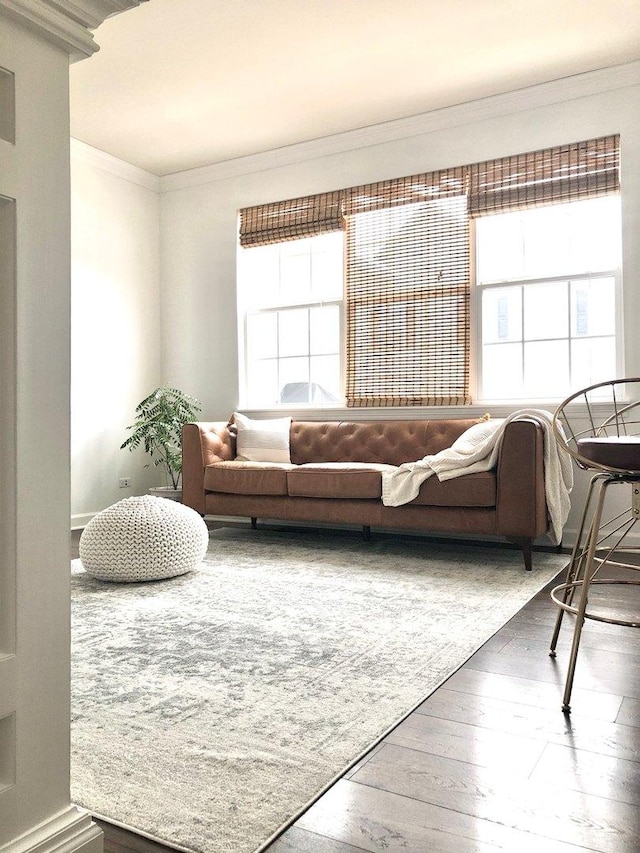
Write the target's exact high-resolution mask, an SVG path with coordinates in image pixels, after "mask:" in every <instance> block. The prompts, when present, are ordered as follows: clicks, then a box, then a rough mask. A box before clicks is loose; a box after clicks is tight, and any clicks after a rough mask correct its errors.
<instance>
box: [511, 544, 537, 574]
mask: <svg viewBox="0 0 640 853" xmlns="http://www.w3.org/2000/svg"><path fill="white" fill-rule="evenodd" d="M507 542H512V543H513V544H514V545H519V546H520V547H521V548H522V556H523V557H524V567H525V569H526V571H528V572H530V571H531V570H532V568H533V564H532V560H531V545H532V543H533V539H531V537H530V536H508V537H507Z"/></svg>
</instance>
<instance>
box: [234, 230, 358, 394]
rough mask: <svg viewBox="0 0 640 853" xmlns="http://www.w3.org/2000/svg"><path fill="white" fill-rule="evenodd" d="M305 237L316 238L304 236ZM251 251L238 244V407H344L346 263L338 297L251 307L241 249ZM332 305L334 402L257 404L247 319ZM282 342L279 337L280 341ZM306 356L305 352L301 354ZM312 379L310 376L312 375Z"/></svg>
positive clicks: (278, 357) (277, 356)
mask: <svg viewBox="0 0 640 853" xmlns="http://www.w3.org/2000/svg"><path fill="white" fill-rule="evenodd" d="M340 233H341V234H343V232H340ZM305 239H313V238H312V237H311V238H305ZM344 249H345V246H344V235H343V264H344V263H345V258H344ZM245 251H251V248H242V247H241V246H240V245H238V249H237V252H238V255H237V259H236V293H237V305H238V338H239V342H240V345H239V347H238V351H239V365H238V368H239V370H238V374H239V376H238V378H239V383H238V384H239V388H238V396H239V407H240V408H242V409H243V410H245V411H268V410H274V411H278V410H287V411H290V410H293V409H302V410H304V409H317V408H322V409H331V408H340V409H344V408H345V358H346V356H345V350H346V346H345V343H346V341H345V337H346V331H345V275H344V267H343V276H342V291H341V296H340V297H336V298H334V299H327V298H322V299H317V300H313V299H305V300H302V301H301V302H297V303H295V304H294V303H290V302H287V301H274V302H273V303H272V304H269V305H266V306H264V307H260V308H251V307H249V306H248V305H247V300H246V296H245V293H244V291H243V288H242V287H241V286H240V281H239V269H240V254H239V253H240V252H245ZM329 306H336V307H337V308H338V318H339V319H338V324H339V328H338V336H339V353H338V361H339V372H340V375H339V396H338V399H337V400H336V401H335V402H331V403H324V404H322V403H317V402H307V403H302V402H295V403H281V402H273V403H271V404H270V405H269V406H268V407H266V408H265V407H264V406H259V405H256V403H255V402H252V401H250V400H249V376H248V371H249V354H248V353H249V335H248V328H247V327H248V323H249V317H250V316H257V315H260V314H262V315H268V314H274V313H276V314H277V312H279V311H289V310H300V309H312V308H325V307H329ZM278 343H279V341H278ZM309 350H310V347H308V348H307V356H306V357H307V358H308V359H310V358H311V353H310V352H309ZM301 357H304V356H301ZM276 359H277V360H278V361H279V360H280V355H279V352H278V353H277V354H276ZM310 381H311V379H310Z"/></svg>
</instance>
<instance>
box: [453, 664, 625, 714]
mask: <svg viewBox="0 0 640 853" xmlns="http://www.w3.org/2000/svg"><path fill="white" fill-rule="evenodd" d="M446 687H447V688H448V689H449V690H457V691H459V692H461V693H473V694H475V695H477V696H487V697H493V698H495V699H507V700H509V701H517V702H518V703H520V704H522V705H530V706H532V707H534V708H546V709H555V708H557V709H558V713H560V710H559V709H560V708H561V705H562V688H561V687H560V685H559V684H558V685H556V684H549V683H546V682H540V681H535V680H533V679H531V678H519V677H516V676H512V675H502V674H496V673H492V672H484V671H482V670H476V669H472V668H471V666H470V664H467V665H465V666H464V667H463V668H462V669H459V670H458V671H457V672H456V673H454V674H453V675H452V676H451V678H449V679H448V680H447V681H446ZM572 703H574V704H575V708H577V709H579V713H580V714H581V715H584V716H587V717H592V718H595V719H599V720H606V721H609V722H613V721H614V720H615V719H616V717H617V715H618V712H619V710H620V706H621V705H622V696H620V695H615V694H608V693H603V692H600V691H594V690H585V689H582V688H579V687H577V688H576V689H575V690H574V691H573V698H572Z"/></svg>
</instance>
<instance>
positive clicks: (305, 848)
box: [269, 826, 366, 853]
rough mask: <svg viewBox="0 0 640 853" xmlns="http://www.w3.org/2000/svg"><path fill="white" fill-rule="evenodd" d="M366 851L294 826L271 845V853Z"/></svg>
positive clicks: (347, 852) (355, 852) (346, 852)
mask: <svg viewBox="0 0 640 853" xmlns="http://www.w3.org/2000/svg"><path fill="white" fill-rule="evenodd" d="M365 849H366V848H364V847H354V846H353V845H352V844H345V843H344V842H343V841H337V840H336V839H335V838H327V837H326V835H318V834H317V833H315V832H307V830H306V829H300V827H298V826H292V827H291V829H289V830H287V832H285V834H284V835H282V836H281V837H280V838H278V839H277V841H274V842H273V844H270V845H269V853H362V851H364V850H365Z"/></svg>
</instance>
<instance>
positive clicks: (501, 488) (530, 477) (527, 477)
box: [496, 419, 547, 539]
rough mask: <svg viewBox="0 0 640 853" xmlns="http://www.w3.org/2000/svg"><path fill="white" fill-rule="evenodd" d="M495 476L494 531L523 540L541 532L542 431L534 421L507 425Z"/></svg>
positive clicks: (544, 508) (543, 514)
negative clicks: (495, 521)
mask: <svg viewBox="0 0 640 853" xmlns="http://www.w3.org/2000/svg"><path fill="white" fill-rule="evenodd" d="M497 477H498V482H497V496H496V516H497V531H496V532H497V533H498V534H500V535H501V536H506V537H516V538H525V539H535V538H536V536H540V535H542V534H543V533H545V531H546V530H547V503H546V499H545V490H544V431H543V428H542V426H541V425H540V424H539V423H537V422H536V421H535V420H525V419H523V420H515V421H511V422H510V423H509V424H507V426H506V428H505V431H504V436H503V438H502V446H501V448H500V457H499V460H498V470H497Z"/></svg>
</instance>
